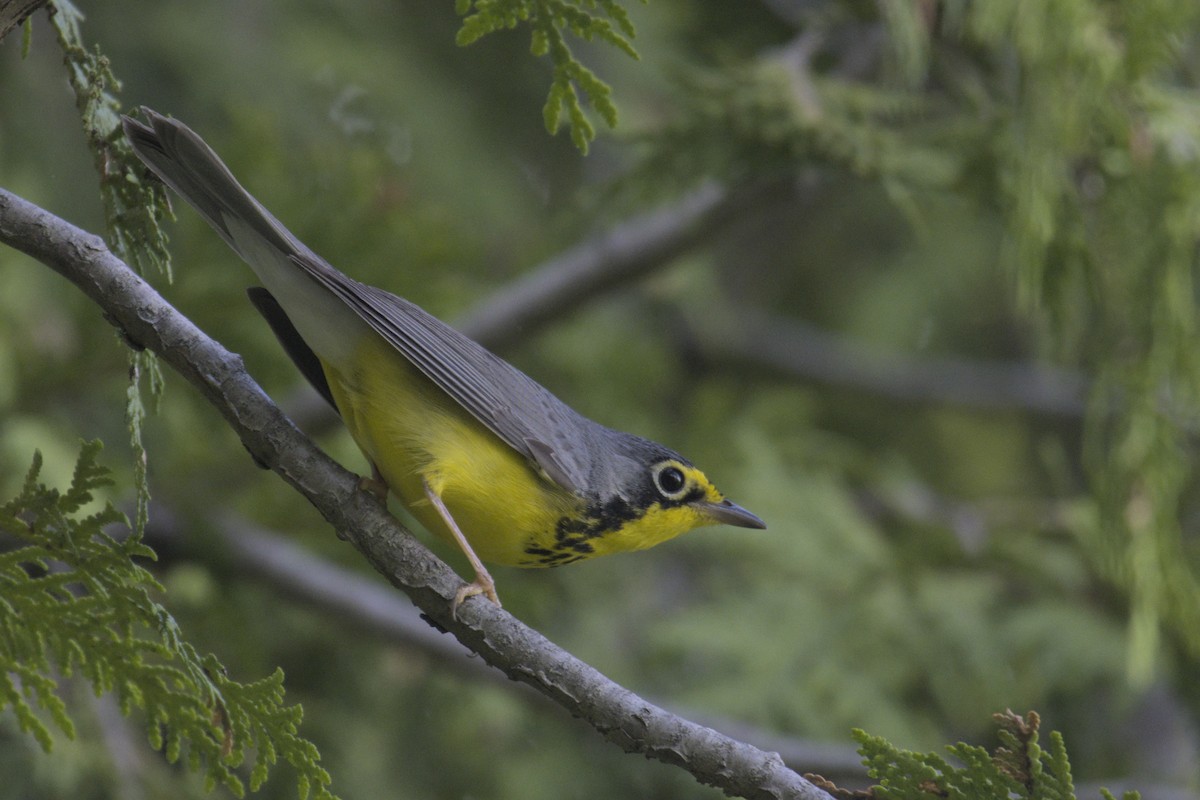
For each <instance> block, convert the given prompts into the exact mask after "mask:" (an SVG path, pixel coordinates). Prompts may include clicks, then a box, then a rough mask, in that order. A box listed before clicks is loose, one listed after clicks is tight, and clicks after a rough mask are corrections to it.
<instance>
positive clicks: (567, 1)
mask: <svg viewBox="0 0 1200 800" xmlns="http://www.w3.org/2000/svg"><path fill="white" fill-rule="evenodd" d="M643 2H644V0H643ZM455 7H456V9H457V11H458V14H459V15H460V16H462V17H463V18H464V19H463V23H462V27H461V28H460V29H459V31H458V37H457V41H458V43H459V44H460V45H462V46H466V45H469V44H473V43H474V42H476V41H478V40H479V39H480V38H482V37H484V36H486V35H488V34H489V33H494V32H496V31H499V30H505V29H512V28H515V27H516V26H517V25H518V24H521V23H524V24H527V25H529V28H530V30H531V32H532V34H531V42H530V46H529V49H530V52H532V53H533V54H534V55H535V56H539V57H540V56H545V55H549V56H550V63H551V64H552V65H553V67H554V77H553V80H552V81H551V83H550V93H549V95H547V97H546V105H545V106H544V107H543V109H542V116H543V117H544V119H545V122H546V130H548V131H549V132H550V133H552V134H553V133H556V132H557V131H558V129H559V126H560V125H561V124H562V121H563V117H564V115H565V116H566V119H567V123H568V125H569V127H570V130H571V141H572V142H574V143H575V146H576V147H577V148H579V150H580V151H581V152H583V153H585V154H586V153H587V151H588V143H589V142H590V141H591V140H592V139H594V138H596V129H595V126H593V125H592V123H591V121H590V120H588V118H587V115H586V114H584V112H583V106H582V104H581V98H580V92H582V93H583V94H584V95H585V96H586V97H587V99H588V100H589V101H590V102H591V105H592V108H593V109H595V110H596V113H598V114H599V115H600V118H601V119H603V120H604V122H605V124H607V125H608V126H609V127H610V128H615V127H616V125H617V107H616V106H615V105H614V104H613V101H612V89H611V88H610V87H609V86H608V84H606V83H605V82H604V81H602V80H600V78H599V77H597V76H596V74H595V73H594V72H592V70H590V69H589V68H588V67H586V66H584V65H583V63H582V62H580V61H579V60H578V59H577V58H575V55H574V54H573V53H572V52H571V48H570V47H569V46H568V45H567V40H566V38H565V37H564V35H563V34H564V32H567V31H569V32H570V33H571V34H572V35H574V36H575V37H577V38H579V39H582V40H584V41H588V42H590V41H594V40H599V41H602V42H607V43H608V44H610V45H612V46H613V47H616V48H617V49H618V50H621V51H622V52H624V53H625V54H626V55H628V56H629V57H630V58H637V57H638V54H637V51H636V50H634V49H633V44H632V42H631V41H630V40H631V39H633V37H634V35H635V31H634V28H633V23H631V22H630V21H629V15H628V13H627V12H626V11H625V8H624V7H623V6H622V5H621V4H620V3H619V2H617V0H456V6H455Z"/></svg>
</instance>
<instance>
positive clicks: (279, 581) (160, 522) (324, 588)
mask: <svg viewBox="0 0 1200 800" xmlns="http://www.w3.org/2000/svg"><path fill="white" fill-rule="evenodd" d="M210 521H211V522H212V525H211V527H210V528H208V529H206V533H210V534H215V535H216V536H217V538H218V539H219V540H220V543H221V547H220V548H219V550H220V555H219V556H217V558H219V559H221V561H222V563H224V561H225V559H229V562H230V564H231V565H232V568H233V569H234V570H236V571H237V572H238V573H239V574H242V575H244V576H245V577H246V578H247V579H248V580H252V581H256V582H259V583H263V584H266V585H267V586H270V587H271V588H272V589H273V590H274V591H275V592H276V593H277V594H279V595H281V596H285V597H289V598H292V599H293V600H295V601H296V602H297V603H299V604H300V605H303V606H305V607H307V608H309V609H312V610H313V611H316V612H317V613H319V614H323V615H325V616H328V617H330V618H332V619H336V620H337V621H338V624H339V625H348V626H350V627H352V628H354V629H355V630H358V631H361V632H362V633H364V634H366V635H369V636H372V637H374V638H376V639H379V640H380V641H384V642H389V643H391V644H394V645H398V646H400V647H405V648H410V649H413V650H417V651H420V652H421V653H422V654H423V655H424V656H426V657H428V658H430V659H432V660H433V661H435V662H436V663H437V665H438V669H439V670H440V671H445V672H451V673H454V674H457V675H459V676H461V677H462V678H464V679H468V680H474V681H490V682H492V683H494V684H495V685H497V686H502V687H505V688H508V689H513V690H517V691H519V692H520V693H521V697H522V698H528V699H530V700H531V701H532V700H534V699H535V695H534V693H533V692H532V691H531V690H530V688H529V687H528V686H526V685H523V684H515V683H513V682H512V681H510V680H508V679H506V678H505V677H504V675H503V674H501V673H500V672H498V671H496V670H494V669H491V668H490V667H488V665H487V664H485V663H483V661H481V660H480V659H478V658H465V657H464V656H466V655H467V652H468V651H466V650H464V649H463V648H462V647H461V646H460V645H458V644H456V643H455V642H453V641H451V640H449V639H447V638H446V637H445V636H443V635H441V634H439V633H438V632H437V631H436V630H434V629H433V628H432V627H431V626H430V625H429V624H428V623H426V622H425V621H424V620H422V619H421V617H420V611H419V609H415V608H413V606H412V604H411V603H408V602H406V601H405V600H404V598H402V597H400V596H399V595H397V594H396V593H395V592H392V591H388V590H387V588H386V587H384V586H382V585H380V584H379V582H378V581H374V580H371V579H369V578H367V577H365V576H363V575H361V574H359V573H358V572H355V571H354V570H351V569H347V568H345V567H340V566H338V565H336V564H333V563H331V562H329V561H328V560H326V559H323V558H321V557H319V556H317V555H314V554H313V553H310V552H308V551H307V550H305V549H304V548H303V547H301V546H300V545H298V544H296V543H294V542H292V541H290V540H289V539H288V538H287V537H286V536H283V535H282V534H279V533H275V532H273V531H269V530H265V529H263V528H261V527H259V526H257V525H254V524H253V523H251V522H249V521H248V520H246V519H243V518H241V517H237V516H234V515H232V514H217V515H216V516H215V518H214V519H212V520H210ZM146 536H147V540H148V543H149V544H150V545H151V546H152V547H154V549H155V550H156V551H157V552H158V553H159V557H160V560H161V558H162V556H163V554H164V553H167V554H169V553H170V552H172V551H173V550H176V549H177V548H182V549H184V550H188V547H187V535H186V533H185V531H184V530H182V528H181V524H180V523H179V522H178V521H177V520H176V518H175V515H174V514H173V512H172V511H171V509H170V508H169V507H167V506H162V505H156V506H154V507H153V508H152V509H151V515H150V523H149V524H148V525H147V527H146ZM213 553H214V551H213V550H212V549H211V548H200V549H196V552H191V551H190V550H188V555H189V556H195V557H198V558H201V559H205V558H212V557H213ZM168 557H169V555H168ZM536 701H537V704H538V707H539V708H545V707H546V704H545V701H544V700H542V699H541V698H540V697H539V698H536ZM692 716H693V717H694V716H696V715H692ZM701 716H703V724H704V725H706V726H707V727H710V728H714V729H716V730H719V731H724V732H726V733H727V734H731V735H736V737H737V738H738V739H740V740H742V741H744V742H748V743H750V744H753V745H755V746H756V747H760V748H763V749H769V750H772V751H774V752H777V753H779V755H780V756H781V757H782V758H783V760H784V762H785V763H786V764H787V765H788V766H789V767H791V768H792V769H795V770H797V771H803V772H816V773H819V774H821V775H822V776H824V777H826V778H836V779H847V778H848V779H852V780H853V779H857V780H862V779H863V778H864V776H865V773H866V768H865V767H864V766H863V763H862V757H861V756H859V755H858V752H857V751H856V750H855V749H854V747H853V746H852V745H849V744H836V743H825V742H816V741H811V740H807V739H800V738H797V737H794V736H786V735H783V734H779V733H776V732H773V731H769V730H764V729H762V728H759V727H757V726H754V725H751V724H749V723H745V722H740V721H738V720H734V719H730V718H725V717H718V716H715V715H701Z"/></svg>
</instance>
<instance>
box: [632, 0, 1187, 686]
mask: <svg viewBox="0 0 1200 800" xmlns="http://www.w3.org/2000/svg"><path fill="white" fill-rule="evenodd" d="M822 6H823V7H822V8H821V9H819V10H813V11H812V12H811V13H810V15H809V17H808V18H806V19H805V25H806V27H805V28H804V33H803V34H802V35H800V36H798V37H797V38H796V39H795V40H794V41H793V42H791V43H789V44H788V45H786V46H784V47H782V48H775V49H764V50H763V51H759V52H756V53H755V54H754V55H753V56H751V57H747V58H744V59H741V60H734V61H733V63H729V64H723V65H721V67H720V68H719V69H717V68H709V67H705V66H702V65H692V64H689V65H688V66H687V67H686V68H683V69H680V70H679V75H678V77H677V88H678V90H679V93H680V95H681V98H682V99H681V101H680V102H679V103H678V104H677V106H676V107H675V108H674V110H673V113H672V114H669V115H664V117H665V119H663V120H658V119H656V120H654V122H653V124H652V125H649V126H647V127H646V128H644V129H643V130H642V131H640V132H639V133H638V134H637V136H636V140H637V141H638V142H639V144H640V145H641V146H642V148H643V160H642V162H641V170H640V173H639V174H638V175H637V176H636V177H635V178H634V179H633V180H635V181H636V182H637V184H638V185H639V186H644V185H650V186H654V187H656V188H657V189H658V190H659V191H661V190H662V189H663V188H664V187H665V188H667V189H668V190H670V189H675V188H677V187H678V186H680V185H681V184H685V183H693V182H696V181H698V180H700V179H702V178H704V177H708V176H712V175H714V174H715V175H718V176H721V177H723V178H725V179H726V180H729V181H739V180H744V179H747V178H755V177H762V176H769V177H778V176H780V175H784V174H797V173H798V174H803V175H806V176H809V177H811V176H813V175H823V176H826V177H831V178H834V179H841V180H844V178H845V176H853V177H854V178H857V179H862V180H865V181H870V182H871V183H873V184H876V185H878V186H879V187H880V188H881V189H882V191H883V192H884V193H885V194H886V196H887V197H888V198H889V199H890V200H891V202H892V203H894V204H895V205H896V206H897V207H898V208H899V210H900V211H901V212H903V213H904V214H906V215H907V216H908V217H909V219H910V221H911V222H913V223H914V227H915V228H916V229H917V231H918V232H921V231H924V230H928V229H929V228H930V227H931V225H933V224H934V223H933V220H932V219H931V212H930V211H928V209H931V208H939V206H938V205H936V204H934V203H932V202H930V200H929V198H930V196H931V194H932V193H936V194H938V195H941V196H943V197H945V196H953V197H957V198H959V199H961V200H962V201H965V202H967V203H970V204H971V207H972V208H975V209H977V210H978V213H979V214H981V215H982V214H988V215H991V217H992V218H993V219H994V220H996V221H997V222H998V223H999V224H1000V226H1002V229H1003V238H1002V239H1001V241H1000V243H999V248H998V255H999V258H1000V263H1001V265H1002V266H1004V267H1005V268H1007V270H1008V271H1009V274H1010V275H1012V276H1014V278H1015V282H1014V283H1015V289H1016V294H1017V296H1018V297H1019V298H1020V299H1021V301H1022V305H1023V307H1024V310H1025V311H1026V312H1028V313H1029V314H1030V316H1031V317H1032V319H1033V320H1034V322H1035V324H1037V325H1040V326H1041V327H1043V328H1044V329H1046V330H1047V331H1049V332H1051V336H1049V337H1047V340H1050V339H1053V341H1054V342H1055V345H1054V346H1053V347H1049V346H1047V347H1045V349H1046V350H1052V351H1055V355H1057V356H1058V357H1059V358H1062V359H1064V360H1067V361H1069V362H1071V363H1075V364H1078V365H1080V366H1081V367H1082V368H1083V369H1084V370H1085V371H1086V372H1087V373H1089V374H1091V375H1094V376H1095V377H1096V379H1097V381H1096V384H1095V391H1094V394H1093V397H1092V404H1091V411H1090V413H1089V415H1088V424H1087V439H1086V441H1087V446H1086V451H1085V455H1086V467H1087V469H1088V471H1089V477H1090V480H1091V494H1092V497H1093V499H1094V501H1095V503H1096V504H1097V506H1098V507H1099V509H1100V511H1101V513H1100V514H1099V515H1098V516H1097V517H1096V518H1095V520H1094V523H1095V524H1094V528H1093V529H1091V530H1089V531H1083V532H1081V535H1082V536H1083V541H1084V543H1085V546H1086V547H1087V548H1088V550H1089V552H1090V553H1091V554H1092V555H1093V557H1094V559H1095V566H1096V569H1097V570H1098V571H1099V572H1100V573H1101V574H1103V575H1104V576H1105V578H1106V579H1107V580H1108V581H1111V582H1112V583H1113V584H1114V585H1116V586H1118V587H1120V588H1121V589H1122V590H1123V591H1124V592H1125V593H1126V595H1127V596H1128V598H1129V605H1130V613H1129V632H1130V640H1131V644H1130V646H1129V648H1128V650H1127V652H1128V657H1129V658H1128V664H1127V669H1128V671H1129V674H1130V676H1131V677H1132V678H1133V679H1134V681H1135V683H1136V684H1138V685H1145V684H1146V683H1147V682H1148V681H1150V680H1151V679H1152V677H1153V675H1154V673H1155V669H1156V665H1157V664H1158V663H1159V659H1161V657H1162V654H1163V649H1164V645H1165V644H1166V643H1167V642H1171V641H1178V642H1179V643H1180V645H1181V646H1182V647H1183V648H1184V649H1185V650H1186V651H1187V652H1188V653H1189V657H1190V658H1192V659H1198V658H1200V567H1198V564H1197V559H1196V557H1195V555H1194V552H1191V551H1189V550H1188V549H1187V547H1186V546H1185V535H1184V531H1183V530H1182V528H1181V524H1180V519H1181V517H1184V516H1186V513H1181V511H1185V510H1190V509H1191V508H1192V507H1193V506H1194V504H1193V503H1191V502H1189V500H1188V498H1189V496H1191V495H1194V492H1193V489H1194V487H1195V485H1196V478H1197V474H1198V472H1200V458H1198V457H1197V452H1196V450H1195V448H1194V447H1190V446H1188V445H1186V444H1185V442H1187V441H1188V440H1189V438H1190V437H1191V435H1192V433H1191V432H1192V430H1194V427H1195V423H1196V419H1197V413H1196V409H1197V408H1198V407H1200V348H1197V347H1196V346H1195V343H1196V340H1197V336H1198V335H1200V314H1197V308H1196V303H1195V296H1196V291H1195V284H1196V267H1197V259H1196V249H1197V243H1198V242H1200V169H1198V167H1200V115H1198V114H1197V112H1196V109H1197V108H1200V89H1198V88H1197V86H1196V83H1195V79H1194V75H1195V64H1194V61H1195V55H1194V53H1195V50H1194V48H1195V40H1194V37H1191V38H1189V37H1187V36H1183V35H1182V34H1181V33H1180V32H1184V31H1195V30H1196V25H1197V22H1200V4H1196V3H1181V2H1167V3H1156V4H1135V5H1133V6H1129V7H1128V8H1126V7H1125V6H1122V7H1121V9H1120V10H1118V11H1114V9H1113V7H1112V5H1111V4H1109V3H1106V2H1102V1H1101V0H1050V1H1049V2H1044V3H1032V4H1030V3H1003V2H1001V3H963V2H953V3H943V4H938V10H937V12H936V13H933V12H929V10H928V9H929V7H928V6H926V5H923V4H918V3H897V2H887V3H881V4H879V18H878V20H877V21H876V24H877V25H878V26H880V27H881V28H883V29H885V30H886V32H887V37H886V42H887V44H886V45H884V46H882V47H879V48H877V49H880V50H881V51H883V52H880V53H878V54H875V58H874V61H871V60H870V59H868V58H866V57H863V56H862V55H861V54H857V55H856V54H854V53H850V54H849V55H847V54H846V53H844V52H836V51H830V52H826V51H825V50H824V49H823V42H826V41H839V40H840V38H839V37H841V38H844V37H847V36H852V35H853V34H854V32H855V31H857V30H858V28H857V27H856V26H860V25H861V24H862V23H861V19H859V18H858V17H857V16H856V15H855V14H854V13H852V12H851V11H850V10H849V9H848V8H847V7H845V6H843V5H841V4H822ZM922 9H924V10H922ZM860 41H861V44H857V45H856V47H857V48H858V49H860V50H862V49H867V50H869V48H870V47H871V46H870V45H869V44H868V43H867V40H866V39H865V38H864V39H861V40H860ZM846 49H850V48H846ZM863 63H866V64H879V65H881V68H880V69H879V70H878V74H876V73H875V72H873V71H870V70H869V69H864V67H863V66H862V64H863ZM1116 397H1120V398H1122V401H1121V402H1120V403H1119V404H1114V398H1116ZM1189 513H1190V512H1189Z"/></svg>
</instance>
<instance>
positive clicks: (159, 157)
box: [121, 108, 309, 257]
mask: <svg viewBox="0 0 1200 800" xmlns="http://www.w3.org/2000/svg"><path fill="white" fill-rule="evenodd" d="M141 112H142V114H143V115H144V116H145V117H146V119H148V120H149V124H145V123H143V122H139V121H138V120H136V119H133V118H132V117H127V116H123V117H121V125H122V127H123V128H124V129H125V135H126V137H128V139H129V143H130V144H131V145H132V146H133V149H134V151H135V152H136V153H137V155H138V157H139V158H141V159H142V161H143V162H145V164H146V165H147V166H148V167H150V169H151V170H152V171H153V172H154V174H155V175H157V176H158V177H159V178H161V179H162V181H163V183H165V184H167V185H168V186H170V187H171V188H172V189H174V190H175V191H176V192H178V193H179V195H180V197H182V198H183V199H184V200H186V201H187V202H188V204H189V205H191V206H192V207H193V208H195V209H196V211H198V212H199V213H200V216H201V217H203V218H204V220H205V221H206V222H208V224H209V225H211V226H212V227H213V228H214V229H215V230H216V232H217V233H218V234H220V236H221V238H222V239H224V240H225V242H226V243H227V244H228V245H229V246H230V247H232V248H233V249H234V250H235V251H237V252H238V253H239V254H241V255H242V256H243V257H245V256H246V253H244V252H243V251H242V248H241V247H239V246H238V243H237V241H236V239H235V237H234V235H233V232H232V231H231V230H230V227H229V222H230V220H235V221H239V222H241V223H242V225H243V226H245V227H248V228H249V229H250V230H252V231H253V232H254V233H256V234H257V235H258V236H260V237H262V239H264V240H265V241H266V242H267V243H268V244H269V245H271V246H272V247H274V248H276V249H277V250H279V251H280V252H281V253H282V254H284V255H285V256H286V255H292V254H296V253H307V252H309V251H308V248H307V247H305V246H304V244H303V243H301V242H300V240H299V239H297V238H296V237H295V236H293V235H292V234H291V232H290V231H288V229H287V228H285V227H284V226H283V223H281V222H280V221H279V220H277V219H275V217H274V216H273V215H272V214H271V212H269V211H267V210H266V209H265V208H263V207H262V205H261V204H259V202H258V201H257V200H255V199H254V198H253V197H252V196H251V195H250V193H249V192H247V191H246V190H245V189H243V188H242V185H241V184H240V183H238V181H237V178H235V177H233V173H231V172H230V171H229V168H228V167H226V166H225V163H224V162H223V161H221V159H220V157H219V156H218V155H217V154H216V153H215V152H213V150H212V148H211V147H209V146H208V145H207V144H205V143H204V140H203V139H201V138H200V137H199V136H197V135H196V134H195V133H194V132H193V131H192V129H191V128H189V127H187V126H186V125H184V124H183V123H182V122H179V121H177V120H173V119H169V118H167V117H164V116H162V115H161V114H159V113H157V112H155V111H151V110H150V109H148V108H143V109H141Z"/></svg>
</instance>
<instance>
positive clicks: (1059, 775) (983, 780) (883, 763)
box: [811, 711, 1139, 800]
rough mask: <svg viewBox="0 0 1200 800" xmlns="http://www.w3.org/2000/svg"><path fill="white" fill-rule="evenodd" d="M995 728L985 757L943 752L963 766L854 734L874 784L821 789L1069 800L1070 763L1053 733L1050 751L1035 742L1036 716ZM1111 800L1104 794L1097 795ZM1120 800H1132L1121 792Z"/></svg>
mask: <svg viewBox="0 0 1200 800" xmlns="http://www.w3.org/2000/svg"><path fill="white" fill-rule="evenodd" d="M994 718H995V720H996V722H997V723H998V724H999V726H1000V730H999V739H1000V744H999V745H998V746H997V747H996V749H995V750H994V751H993V752H991V753H989V752H988V751H987V750H986V749H985V748H983V747H976V746H973V745H969V744H964V743H961V742H960V743H959V744H956V745H952V746H950V747H948V748H946V749H947V750H948V751H949V752H950V754H951V755H952V756H954V758H955V759H956V760H957V761H958V763H959V764H961V765H962V766H953V765H951V764H950V762H948V761H947V760H946V759H944V758H942V757H941V756H939V755H937V754H936V753H915V752H912V751H909V750H901V749H900V748H898V747H896V746H894V745H892V744H891V743H889V742H888V741H887V740H886V739H883V738H882V737H879V736H872V735H870V734H868V733H865V732H864V731H862V730H857V729H856V730H855V731H854V738H855V740H857V741H858V743H859V753H860V754H861V755H862V757H863V763H864V764H865V765H866V767H867V771H868V774H869V775H870V777H871V778H872V779H873V780H875V781H878V783H877V784H876V785H875V786H872V787H871V788H870V789H868V790H867V791H865V792H850V791H846V790H843V789H839V788H838V787H836V786H834V785H833V784H831V783H830V782H828V781H826V780H824V779H823V778H821V777H820V776H811V777H814V778H815V779H816V781H817V782H818V783H819V785H821V786H822V788H825V789H826V790H828V791H830V792H831V793H833V794H834V796H836V797H839V798H846V799H847V800H849V799H850V798H872V800H875V799H877V800H923V798H928V797H930V796H934V797H948V798H962V800H1012V799H1013V798H1029V800H1074V798H1075V786H1074V784H1073V783H1072V781H1071V764H1070V761H1069V760H1068V758H1067V749H1066V745H1065V744H1064V743H1063V737H1062V736H1061V735H1060V734H1059V733H1058V731H1052V732H1051V733H1050V747H1049V748H1048V749H1044V748H1042V746H1041V745H1040V744H1039V743H1038V727H1039V725H1040V724H1041V721H1040V719H1039V718H1038V715H1037V714H1036V713H1035V712H1033V711H1030V712H1029V713H1028V714H1026V715H1025V716H1024V717H1020V716H1018V715H1016V714H1014V713H1013V712H1011V711H1007V712H1005V713H1003V714H996V715H994ZM1102 794H1103V796H1104V797H1105V798H1107V800H1112V794H1111V793H1110V792H1108V790H1102ZM1124 797H1125V800H1137V798H1138V797H1139V795H1138V793H1137V792H1126V793H1125V795H1124Z"/></svg>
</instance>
